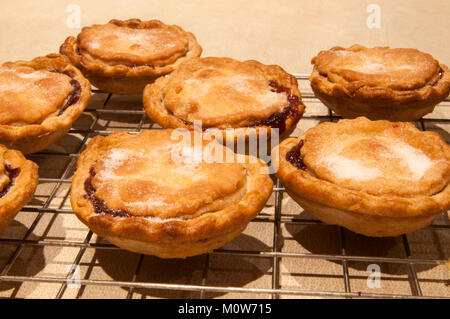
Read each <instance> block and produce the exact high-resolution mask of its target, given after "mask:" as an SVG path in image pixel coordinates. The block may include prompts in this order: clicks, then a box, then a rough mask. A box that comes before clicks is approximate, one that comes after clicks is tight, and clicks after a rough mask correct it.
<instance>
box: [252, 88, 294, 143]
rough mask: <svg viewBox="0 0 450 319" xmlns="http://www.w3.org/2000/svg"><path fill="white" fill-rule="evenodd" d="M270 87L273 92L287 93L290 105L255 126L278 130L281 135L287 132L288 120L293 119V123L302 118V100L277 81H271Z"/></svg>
mask: <svg viewBox="0 0 450 319" xmlns="http://www.w3.org/2000/svg"><path fill="white" fill-rule="evenodd" d="M269 86H270V87H271V88H272V89H273V90H272V91H273V92H277V93H286V95H287V100H288V102H289V105H288V106H286V107H285V108H283V109H282V110H281V112H279V113H275V114H272V115H271V116H270V117H269V118H268V119H267V120H263V121H258V122H256V123H255V124H253V126H269V127H271V128H277V129H278V130H279V132H280V134H281V133H283V132H284V131H286V120H287V119H288V118H292V120H293V122H297V121H298V120H299V119H300V118H301V117H302V113H301V112H300V111H299V110H298V106H299V105H300V98H299V97H298V96H297V95H294V94H292V93H291V89H289V88H287V87H285V86H282V85H279V84H278V83H276V82H275V81H270V82H269Z"/></svg>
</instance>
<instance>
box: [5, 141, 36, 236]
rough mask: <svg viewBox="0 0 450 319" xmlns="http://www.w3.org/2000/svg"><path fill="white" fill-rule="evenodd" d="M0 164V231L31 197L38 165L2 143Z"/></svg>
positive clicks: (34, 187)
mask: <svg viewBox="0 0 450 319" xmlns="http://www.w3.org/2000/svg"><path fill="white" fill-rule="evenodd" d="M0 165H2V166H1V167H0V231H1V230H3V228H5V227H6V226H7V225H8V224H9V223H11V221H12V220H13V219H14V217H15V216H16V214H17V213H18V212H19V211H20V209H21V208H22V207H23V206H24V205H25V204H26V203H28V202H29V201H30V200H31V198H32V197H33V194H34V191H35V189H36V186H37V183H38V166H37V165H36V164H35V163H34V162H32V161H29V160H27V159H26V158H25V157H24V156H23V154H22V153H21V152H19V151H17V150H10V149H8V148H6V147H5V146H3V145H0ZM6 167H8V168H9V169H10V173H8V171H7V169H6ZM12 172H14V174H12Z"/></svg>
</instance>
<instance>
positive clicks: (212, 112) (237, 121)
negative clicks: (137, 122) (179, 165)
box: [144, 57, 304, 128]
mask: <svg viewBox="0 0 450 319" xmlns="http://www.w3.org/2000/svg"><path fill="white" fill-rule="evenodd" d="M294 96H295V97H294ZM290 99H296V101H297V102H298V103H297V104H296V105H295V108H296V110H297V111H298V113H300V114H301V113H303V110H304V106H303V104H301V94H300V92H299V90H298V86H297V80H296V79H295V77H293V76H292V75H290V74H288V73H286V72H285V71H284V70H283V69H282V68H281V67H279V66H276V65H264V64H262V63H259V62H257V61H253V60H250V61H243V62H241V61H237V60H234V59H231V58H221V57H207V58H194V59H190V60H189V61H186V62H184V63H182V64H181V65H180V66H179V67H178V69H177V70H175V71H174V72H172V73H171V74H170V75H168V76H166V77H164V78H160V79H158V80H157V81H156V82H155V83H154V84H150V85H148V86H147V87H146V89H145V90H144V105H145V106H146V110H147V111H151V110H150V109H152V108H155V106H154V105H156V104H162V106H163V107H164V108H165V109H166V111H167V112H168V113H169V114H170V115H172V116H174V117H176V118H178V119H179V122H184V123H185V124H186V123H191V124H192V123H193V122H194V121H195V120H201V121H202V125H203V126H204V127H219V128H221V127H244V126H251V125H255V124H257V123H258V122H260V121H263V120H267V119H268V118H270V116H272V115H274V114H277V113H280V112H282V111H283V109H285V108H287V107H289V106H290V103H291V100H290ZM148 105H150V106H148ZM180 124H181V123H180ZM176 126H177V125H175V127H176ZM181 126H182V124H181Z"/></svg>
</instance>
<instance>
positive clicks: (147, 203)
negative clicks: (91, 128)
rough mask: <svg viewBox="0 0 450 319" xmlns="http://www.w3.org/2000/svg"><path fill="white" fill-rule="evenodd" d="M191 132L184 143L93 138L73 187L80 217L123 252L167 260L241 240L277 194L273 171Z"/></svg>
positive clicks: (168, 136) (159, 135) (156, 134)
mask: <svg viewBox="0 0 450 319" xmlns="http://www.w3.org/2000/svg"><path fill="white" fill-rule="evenodd" d="M184 133H185V137H186V136H187V137H188V138H187V139H188V140H187V141H186V140H185V141H184V142H183V141H182V140H181V141H180V135H178V134H179V132H178V131H176V130H148V131H143V132H141V133H139V134H137V135H130V134H127V133H123V132H116V133H113V134H111V135H109V136H107V137H103V136H96V137H95V138H94V139H92V141H91V142H90V143H89V144H88V146H87V148H86V150H85V151H84V152H83V153H82V154H81V156H80V158H79V160H78V165H77V170H76V172H75V175H74V177H73V181H72V188H71V203H72V208H73V210H74V212H75V214H76V215H77V216H78V218H79V219H80V220H81V221H82V222H83V223H85V224H86V225H87V226H88V227H89V228H90V229H91V230H92V231H93V232H94V233H96V234H98V235H100V236H102V237H105V238H106V239H108V240H109V241H110V242H112V243H113V244H115V245H117V246H119V247H122V248H124V249H127V250H130V251H134V252H139V253H144V254H150V255H156V256H159V257H162V258H184V257H188V256H193V255H197V254H202V253H205V252H209V251H211V250H213V249H215V248H218V247H220V246H222V245H223V244H225V243H226V242H228V241H230V240H231V239H233V238H234V237H236V236H238V235H239V234H240V233H241V232H242V231H243V230H244V229H245V228H246V226H247V224H248V223H249V222H250V221H251V220H252V219H253V218H254V217H255V216H256V215H257V214H258V213H259V211H260V210H261V209H262V208H263V207H264V204H265V203H266V201H267V199H268V198H269V196H270V194H271V192H272V186H273V183H272V180H271V178H270V177H269V175H267V173H268V167H267V166H266V165H265V164H264V163H262V162H261V161H260V160H258V159H256V158H254V157H249V156H243V155H237V154H235V153H233V152H231V151H230V149H228V148H226V147H225V146H222V145H220V144H219V143H217V142H216V141H214V140H212V141H208V142H207V141H206V140H205V139H203V140H201V141H200V142H195V137H194V136H193V132H192V131H189V130H184ZM199 134H201V132H200V133H199Z"/></svg>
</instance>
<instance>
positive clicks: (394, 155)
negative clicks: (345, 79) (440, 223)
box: [272, 117, 450, 236]
mask: <svg viewBox="0 0 450 319" xmlns="http://www.w3.org/2000/svg"><path fill="white" fill-rule="evenodd" d="M274 152H279V153H278V154H277V155H279V156H278V157H277V156H273V158H272V160H277V159H278V158H279V163H278V164H279V165H278V166H279V170H278V172H277V176H278V177H279V178H280V180H281V181H282V183H283V184H284V186H285V187H286V191H287V192H288V194H289V195H290V196H291V197H292V198H293V199H294V200H295V201H296V202H298V203H299V204H300V206H302V207H303V208H304V209H305V210H306V211H308V212H310V213H311V214H313V215H315V216H316V217H317V218H319V219H320V220H322V221H323V222H325V223H329V224H337V225H341V226H344V227H346V228H348V229H350V230H352V231H354V232H357V233H361V234H364V235H368V236H396V235H400V234H405V233H409V232H412V231H414V230H416V229H419V228H422V227H425V226H427V225H429V224H430V222H431V220H432V219H433V218H434V217H435V216H437V215H439V214H442V213H444V212H446V211H447V210H448V209H449V208H450V146H449V145H448V144H446V143H445V141H444V139H443V138H442V137H441V136H440V135H439V134H437V133H434V132H423V131H420V130H418V129H417V128H416V127H415V126H414V125H412V124H411V123H408V122H396V123H393V122H389V121H385V120H380V121H370V120H368V119H366V118H363V117H360V118H356V119H353V120H341V121H339V122H338V123H322V124H319V125H318V126H316V127H314V128H311V129H309V130H308V131H307V132H306V133H305V134H304V135H303V136H301V137H299V138H288V139H286V140H284V141H283V142H282V143H281V144H280V145H279V147H277V148H276V149H274Z"/></svg>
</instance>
